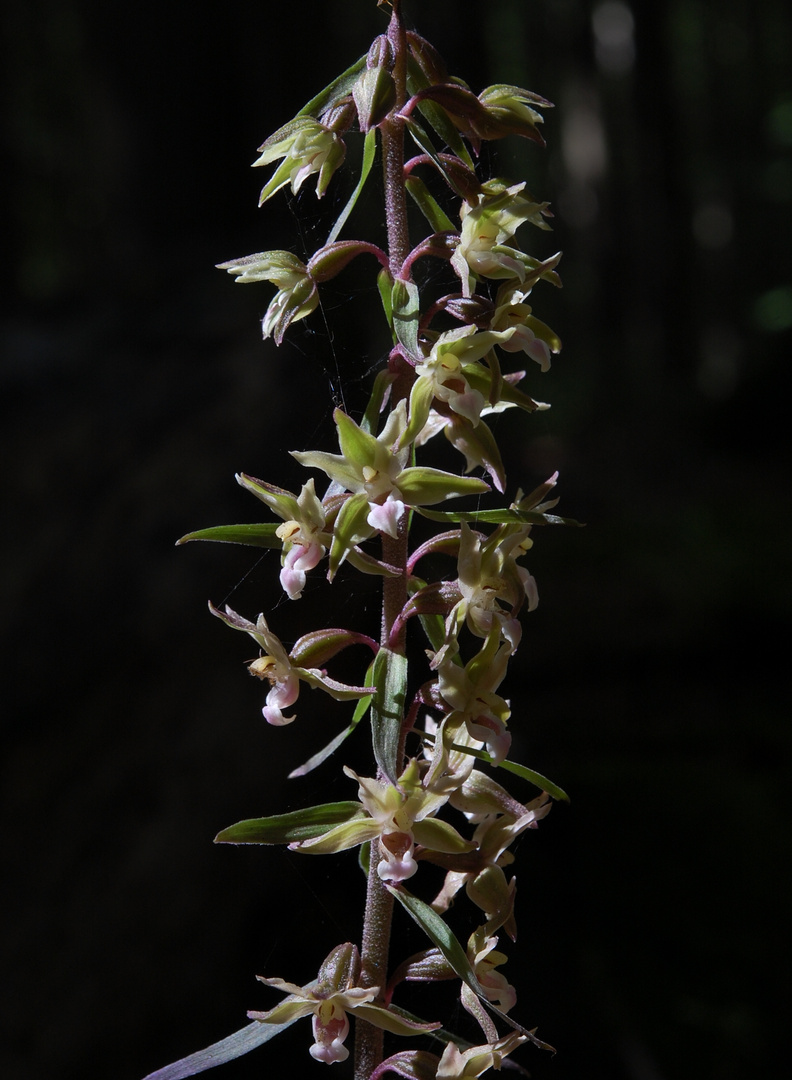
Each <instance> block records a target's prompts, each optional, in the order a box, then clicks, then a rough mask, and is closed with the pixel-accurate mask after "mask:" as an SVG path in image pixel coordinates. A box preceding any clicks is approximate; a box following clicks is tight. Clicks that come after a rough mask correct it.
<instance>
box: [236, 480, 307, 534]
mask: <svg viewBox="0 0 792 1080" xmlns="http://www.w3.org/2000/svg"><path fill="white" fill-rule="evenodd" d="M236 482H237V483H238V484H239V486H240V487H243V488H244V489H245V491H249V492H250V493H251V494H252V495H255V496H256V498H257V499H261V501H262V502H263V503H264V505H265V506H268V507H269V508H270V510H274V512H275V513H276V514H278V515H279V516H280V517H282V518H283V520H284V521H291V520H292V519H294V518H298V517H299V516H300V504H299V503H298V501H297V499H296V498H295V496H294V495H293V494H292V492H291V491H286V490H285V489H284V488H279V487H277V486H276V485H275V484H268V483H267V482H266V480H259V479H257V478H256V477H255V476H248V474H247V473H237V475H236ZM276 528H277V526H276Z"/></svg>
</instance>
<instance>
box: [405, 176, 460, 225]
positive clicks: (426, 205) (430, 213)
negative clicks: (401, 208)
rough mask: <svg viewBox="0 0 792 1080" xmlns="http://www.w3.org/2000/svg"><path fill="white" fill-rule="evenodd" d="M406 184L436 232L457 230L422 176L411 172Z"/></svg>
mask: <svg viewBox="0 0 792 1080" xmlns="http://www.w3.org/2000/svg"><path fill="white" fill-rule="evenodd" d="M404 186H405V187H406V188H407V191H408V192H409V194H410V195H411V197H412V199H413V201H414V202H415V205H416V206H417V207H418V209H419V210H420V211H421V213H422V214H423V216H424V217H425V218H426V220H427V221H428V222H429V224H430V225H431V226H432V228H433V229H434V231H435V232H438V233H440V232H456V231H457V230H456V228H455V226H454V223H453V221H452V220H451V218H450V217H449V216H448V215H447V214H446V212H445V210H443V208H442V207H441V206H440V204H439V203H438V201H437V199H435V197H434V195H432V193H431V192H430V191H429V188H428V187H427V186H426V184H425V183H424V182H423V180H422V179H421V178H420V176H413V175H412V174H410V176H408V177H407V178H406V180H405V181H404Z"/></svg>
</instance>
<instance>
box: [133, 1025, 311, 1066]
mask: <svg viewBox="0 0 792 1080" xmlns="http://www.w3.org/2000/svg"><path fill="white" fill-rule="evenodd" d="M293 1023H294V1020H287V1021H286V1023H283V1024H262V1023H261V1022H260V1021H259V1020H254V1021H253V1023H252V1024H248V1025H247V1026H246V1027H243V1028H241V1030H239V1031H235V1032H234V1034H233V1035H229V1036H228V1037H227V1038H225V1039H221V1040H220V1041H219V1042H216V1043H212V1045H211V1046H207V1047H206V1049H205V1050H198V1051H197V1052H196V1053H195V1054H188V1056H187V1057H183V1058H181V1060H179V1061H174V1062H173V1064H172V1065H166V1066H165V1067H164V1068H162V1069H157V1071H156V1072H153V1073H149V1075H148V1076H147V1077H145V1080H184V1077H187V1076H195V1075H196V1074H197V1073H200V1072H204V1071H205V1070H206V1069H213V1068H214V1067H215V1065H224V1064H225V1063H226V1062H227V1061H233V1060H234V1058H238V1057H242V1055H243V1054H247V1053H249V1052H250V1051H251V1050H255V1049H256V1047H257V1046H262V1045H263V1044H264V1043H266V1042H269V1041H270V1039H274V1038H275V1036H276V1035H279V1034H280V1033H281V1032H282V1031H285V1030H286V1028H288V1027H291V1025H292V1024H293Z"/></svg>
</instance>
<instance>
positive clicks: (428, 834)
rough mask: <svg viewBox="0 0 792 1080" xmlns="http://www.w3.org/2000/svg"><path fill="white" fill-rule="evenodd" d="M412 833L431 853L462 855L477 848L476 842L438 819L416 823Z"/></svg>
mask: <svg viewBox="0 0 792 1080" xmlns="http://www.w3.org/2000/svg"><path fill="white" fill-rule="evenodd" d="M412 832H413V836H414V837H415V839H416V841H417V842H418V843H419V844H421V845H422V846H423V847H425V848H428V849H429V850H430V851H442V852H443V853H444V854H446V855H460V854H462V852H465V851H473V849H474V848H475V847H476V844H475V843H474V841H472V840H466V839H465V838H464V836H460V834H459V833H458V832H457V831H456V829H455V828H454V826H453V825H449V824H448V822H447V821H442V820H441V819H440V818H436V817H426V818H424V819H423V820H422V821H416V822H415V823H414V824H413V828H412Z"/></svg>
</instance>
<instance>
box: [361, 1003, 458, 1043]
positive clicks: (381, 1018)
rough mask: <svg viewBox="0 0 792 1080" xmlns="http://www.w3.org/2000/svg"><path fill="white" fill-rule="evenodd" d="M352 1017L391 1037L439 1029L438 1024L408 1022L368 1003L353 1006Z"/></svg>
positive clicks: (416, 1021) (388, 1010) (397, 1015)
mask: <svg viewBox="0 0 792 1080" xmlns="http://www.w3.org/2000/svg"><path fill="white" fill-rule="evenodd" d="M354 1015H355V1016H359V1017H360V1018H361V1020H368V1022H369V1023H370V1024H373V1025H374V1027H378V1028H382V1030H383V1031H389V1032H390V1033H391V1035H419V1034H426V1033H427V1032H429V1031H437V1029H438V1028H439V1027H440V1023H439V1022H437V1023H433V1022H431V1021H429V1022H426V1021H423V1020H408V1019H407V1017H406V1016H402V1015H401V1014H400V1013H396V1012H393V1011H392V1010H391V1009H385V1008H383V1007H382V1005H373V1004H369V1003H366V1004H364V1005H357V1006H355V1011H354Z"/></svg>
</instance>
